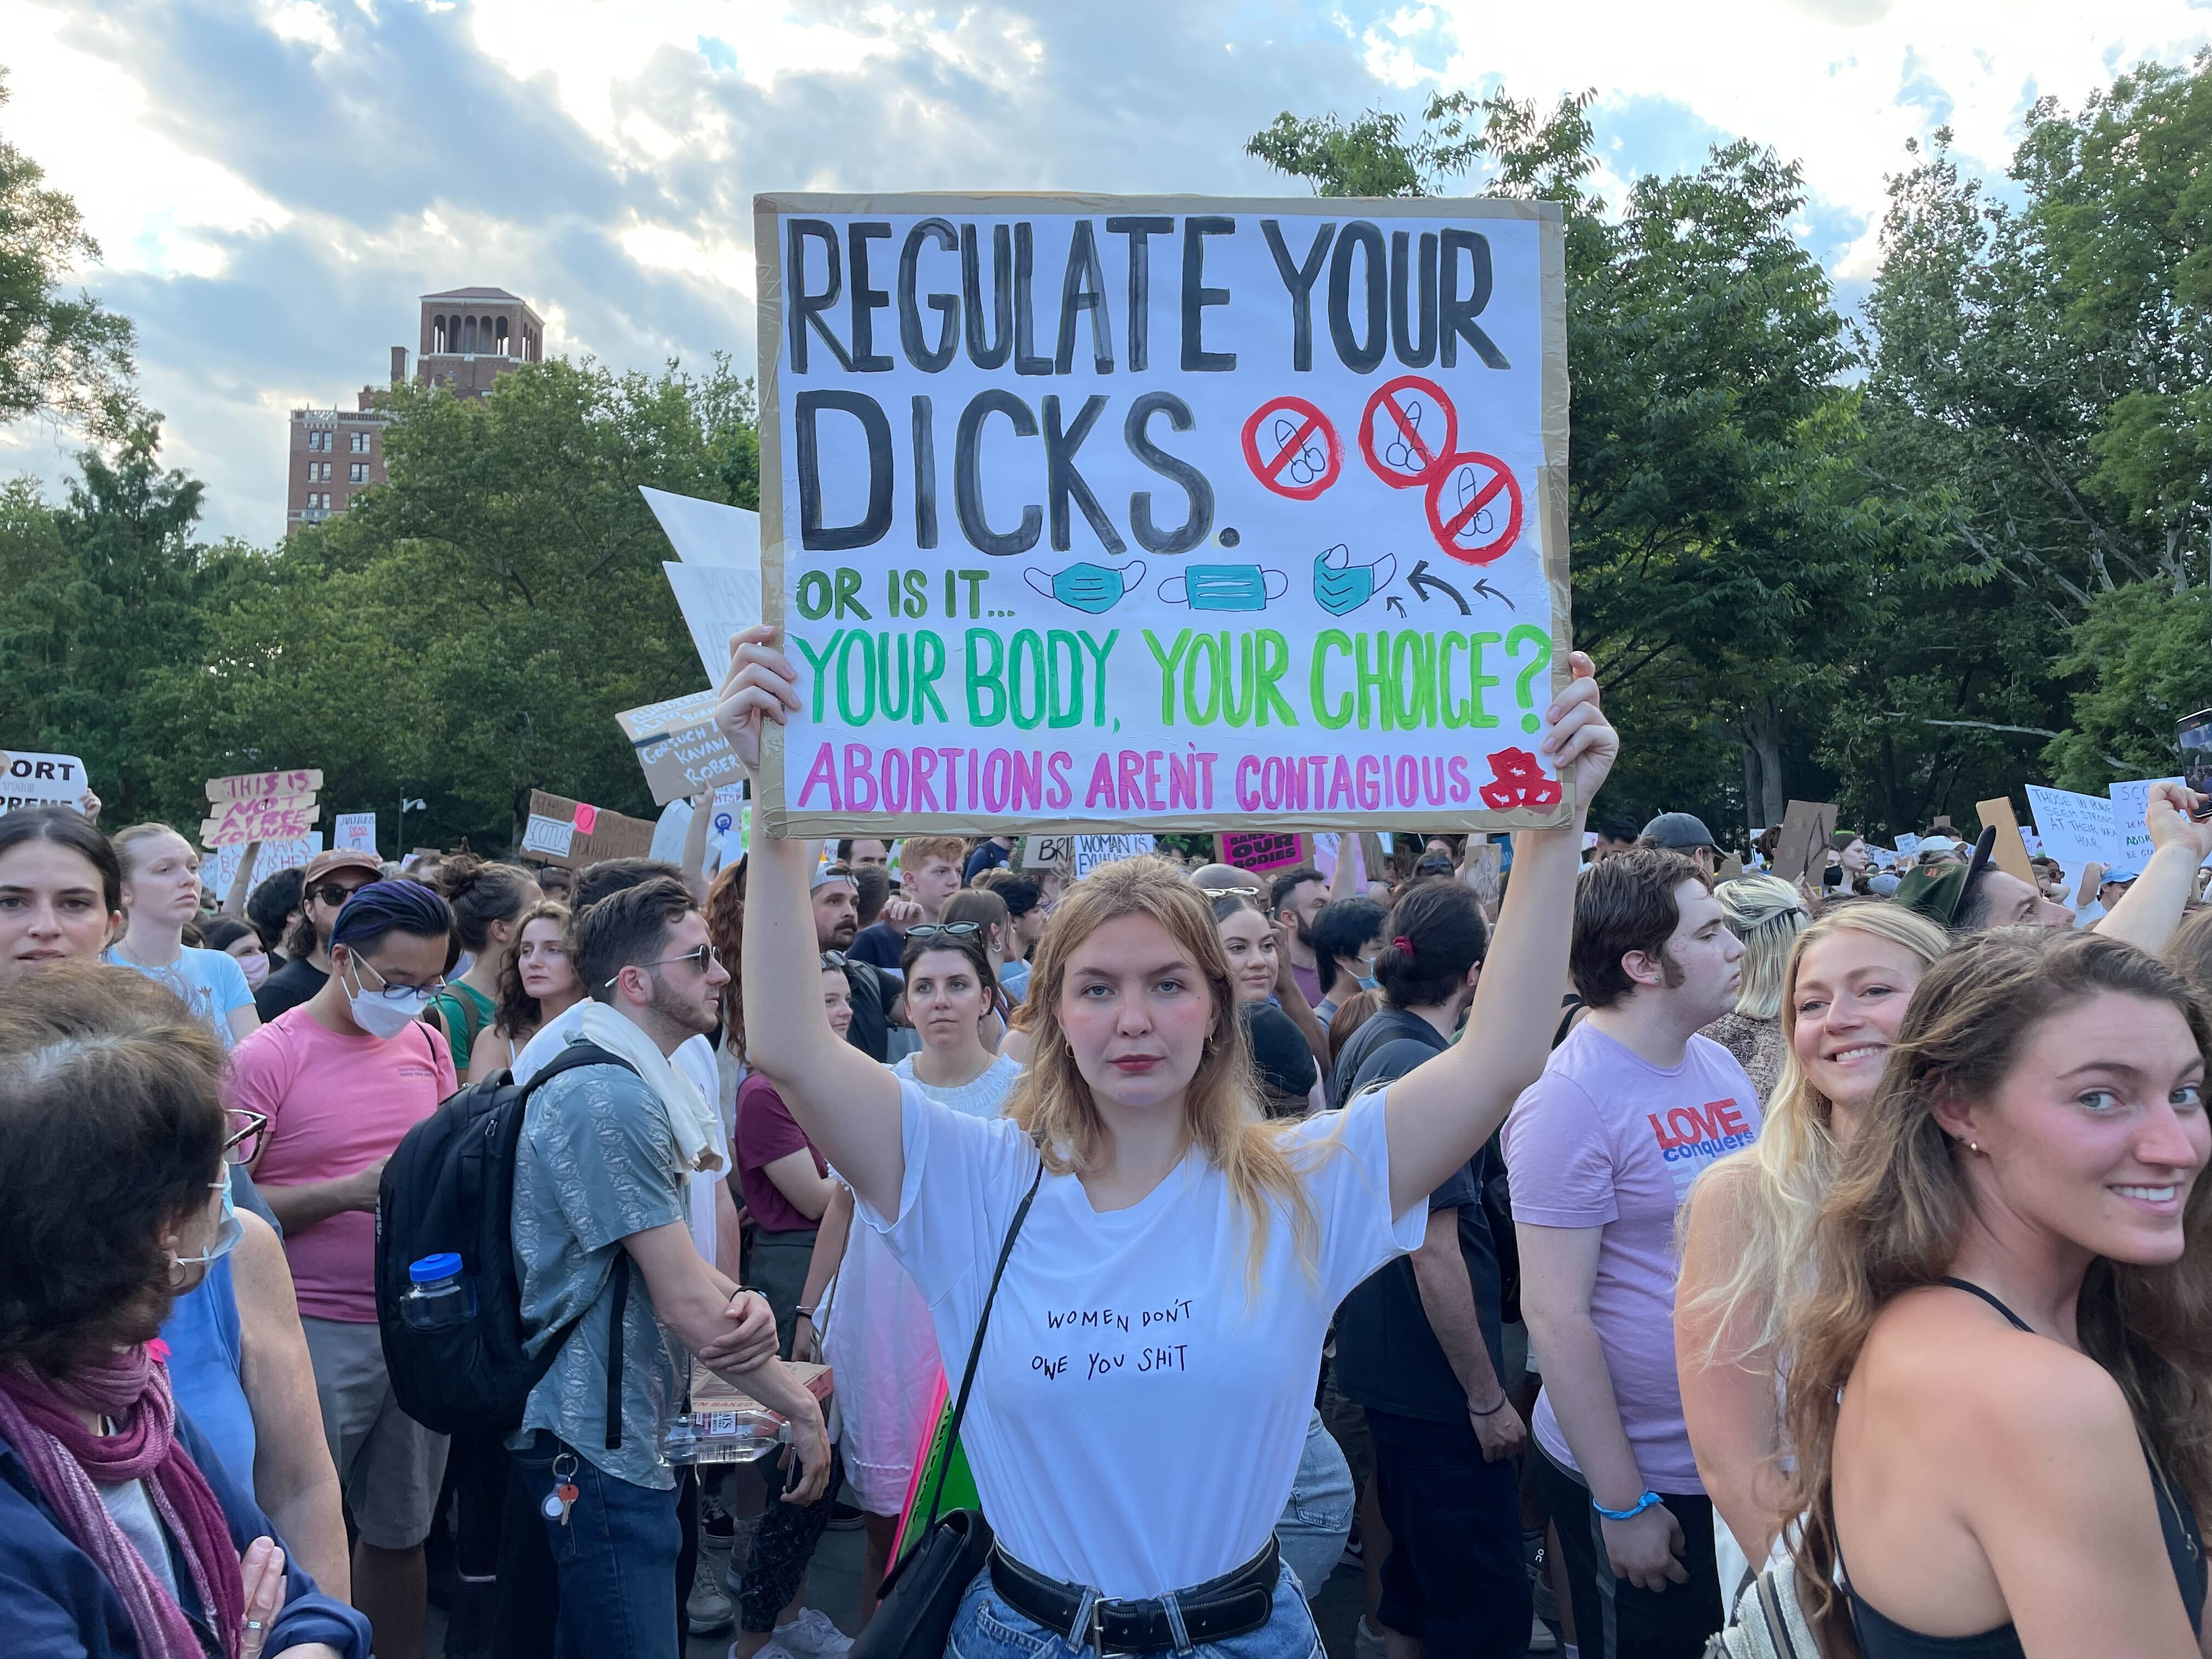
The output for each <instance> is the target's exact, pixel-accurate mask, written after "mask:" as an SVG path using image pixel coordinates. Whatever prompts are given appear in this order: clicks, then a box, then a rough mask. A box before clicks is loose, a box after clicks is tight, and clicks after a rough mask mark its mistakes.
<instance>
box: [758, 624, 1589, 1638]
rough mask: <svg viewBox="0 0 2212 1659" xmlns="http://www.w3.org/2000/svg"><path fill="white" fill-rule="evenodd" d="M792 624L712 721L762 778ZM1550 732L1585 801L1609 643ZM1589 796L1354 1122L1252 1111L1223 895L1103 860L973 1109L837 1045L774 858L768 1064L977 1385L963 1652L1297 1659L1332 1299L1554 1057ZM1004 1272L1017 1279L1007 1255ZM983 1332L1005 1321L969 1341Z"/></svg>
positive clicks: (795, 907) (1406, 1231)
mask: <svg viewBox="0 0 2212 1659" xmlns="http://www.w3.org/2000/svg"><path fill="white" fill-rule="evenodd" d="M778 631H779V630H777V629H774V628H771V627H766V626H763V627H757V628H753V629H747V630H745V631H744V633H741V634H739V635H737V636H736V639H735V640H734V641H732V667H731V671H730V674H729V676H728V677H727V678H726V680H725V681H724V683H723V685H722V688H721V690H722V701H721V704H720V709H719V710H718V716H717V718H718V720H719V722H720V725H721V726H722V729H723V731H724V732H725V733H726V735H727V736H728V737H729V738H730V741H731V743H732V746H733V747H734V748H735V749H736V750H738V754H739V756H740V757H741V758H742V759H743V760H744V763H745V764H746V765H747V766H748V768H749V769H754V770H756V771H757V769H758V768H759V766H760V764H761V752H762V735H763V726H764V724H766V723H768V722H769V721H776V722H781V720H784V719H785V718H786V717H787V714H789V713H790V712H791V711H793V710H795V709H797V708H799V691H798V688H797V685H796V684H795V676H794V672H793V667H792V665H791V663H790V661H789V659H787V658H786V657H785V656H784V655H783V653H782V652H781V649H779V648H778V646H777V638H778ZM1572 662H1573V670H1572V673H1573V680H1572V684H1571V685H1570V687H1569V689H1568V690H1566V691H1565V692H1564V693H1563V694H1562V695H1561V696H1559V697H1558V698H1557V699H1555V700H1554V701H1553V703H1552V704H1551V706H1550V708H1549V710H1548V715H1549V718H1550V719H1551V720H1552V721H1553V726H1552V730H1551V732H1549V734H1548V735H1547V737H1546V738H1544V740H1543V744H1542V747H1543V750H1544V752H1545V754H1546V755H1547V757H1550V759H1551V760H1552V761H1553V763H1554V764H1556V766H1557V767H1558V769H1559V770H1560V771H1561V772H1562V773H1565V774H1568V775H1570V779H1571V785H1572V788H1573V796H1574V799H1577V801H1582V802H1587V801H1588V800H1589V799H1590V797H1591V796H1592V795H1593V794H1594V793H1595V792H1596V789H1597V787H1598V786H1599V785H1600V784H1601V783H1602V782H1603V781H1604V779H1605V776H1606V775H1607V772H1608V771H1609V770H1610V769H1611V767H1612V764H1613V757H1614V754H1615V751H1616V749H1617V747H1618V743H1617V739H1616V738H1615V736H1614V734H1613V730H1612V728H1611V727H1610V726H1607V724H1606V722H1605V718H1604V716H1603V714H1602V713H1601V711H1600V708H1599V706H1598V696H1597V685H1596V682H1595V678H1592V675H1593V671H1592V668H1591V665H1590V663H1589V659H1588V658H1586V657H1583V656H1580V655H1577V656H1575V657H1574V658H1573V659H1572ZM1581 835H1582V823H1581V815H1580V814H1579V813H1577V815H1576V817H1575V819H1574V821H1573V822H1571V823H1568V824H1564V825H1561V826H1560V827H1559V828H1557V829H1546V830H1538V831H1531V832H1528V833H1527V834H1525V835H1523V836H1522V838H1521V841H1520V844H1519V847H1518V848H1517V849H1516V859H1515V863H1514V879H1513V884H1512V891H1511V895H1510V897H1509V899H1508V900H1507V902H1506V905H1505V908H1504V915H1503V916H1502V917H1501V919H1500V922H1499V926H1498V942H1497V945H1496V948H1495V950H1494V951H1493V953H1492V971H1491V973H1490V974H1489V975H1487V976H1486V978H1485V979H1484V981H1483V984H1482V988H1481V991H1480V994H1478V996H1477V998H1476V1000H1475V1004H1474V1011H1473V1012H1472V1015H1471V1016H1470V1019H1469V1024H1468V1041H1467V1042H1464V1043H1462V1044H1461V1045H1459V1046H1458V1047H1456V1048H1452V1049H1450V1050H1449V1051H1447V1052H1446V1053H1444V1054H1439V1055H1437V1057H1436V1058H1435V1059H1433V1060H1431V1061H1430V1062H1429V1063H1428V1064H1426V1065H1425V1066H1420V1067H1419V1068H1417V1069H1416V1070H1414V1071H1413V1072H1412V1073H1408V1074H1407V1076H1405V1077H1404V1078H1401V1079H1399V1080H1398V1081H1397V1082H1396V1083H1395V1084H1393V1085H1391V1086H1390V1087H1389V1089H1388V1090H1385V1091H1382V1092H1380V1093H1376V1094H1370V1095H1369V1096H1367V1097H1364V1098H1363V1099H1361V1100H1360V1101H1358V1102H1356V1103H1354V1104H1353V1105H1352V1107H1351V1108H1349V1109H1347V1110H1346V1111H1345V1112H1344V1113H1342V1114H1336V1115H1321V1116H1318V1117H1313V1118H1306V1119H1301V1120H1297V1121H1291V1122H1285V1123H1268V1122H1265V1121H1261V1117H1260V1115H1259V1112H1258V1108H1257V1103H1256V1102H1255V1101H1254V1100H1253V1099H1252V1098H1251V1095H1250V1085H1249V1080H1248V1079H1249V1075H1250V1073H1249V1063H1250V1062H1249V1058H1248V1055H1247V1050H1246V1048H1245V1043H1244V1038H1243V1028H1242V1026H1241V1025H1240V1024H1238V1023H1237V1019H1236V1017H1235V995H1236V994H1235V990H1234V988H1233V986H1232V983H1231V976H1230V971H1229V968H1228V964H1227V962H1226V960H1225V957H1224V956H1223V954H1222V949H1221V942H1220V938H1219V935H1218V933H1217V931H1216V927H1215V924H1214V919H1213V916H1212V913H1211V911H1210V910H1209V908H1207V906H1206V902H1205V901H1204V900H1203V898H1202V896H1200V894H1199V892H1198V891H1197V890H1195V889H1194V887H1193V885H1192V884H1190V883H1189V882H1188V880H1187V879H1186V878H1184V877H1183V876H1182V874H1181V873H1180V872H1177V871H1176V870H1175V869H1174V868H1173V866H1170V865H1167V864H1165V863H1164V862H1162V861H1159V860H1148V859H1134V860H1127V861H1125V862H1123V863H1120V864H1115V865H1109V866H1105V867H1104V868H1103V869H1101V870H1097V871H1094V872H1092V873H1091V875H1090V876H1089V877H1088V878H1086V879H1085V880H1083V881H1081V882H1079V883H1077V884H1075V885H1074V886H1073V888H1072V889H1071V890H1070V891H1069V892H1068V894H1067V896H1066V897H1065V898H1064V899H1063V900H1062V901H1061V903H1060V908H1059V910H1058V912H1057V914H1056V915H1054V918H1053V920H1052V921H1051V923H1050V924H1049V926H1048V927H1047V928H1046V931H1045V935H1044V939H1043V940H1042V946H1041V948H1040V951H1039V953H1038V959H1037V962H1036V969H1035V973H1034V976H1033V978H1032V980H1031V982H1030V997H1029V999H1028V1006H1029V1007H1030V1010H1031V1011H1032V1018H1033V1024H1031V1026H1030V1030H1031V1033H1032V1036H1033V1038H1034V1042H1033V1054H1034V1058H1033V1060H1032V1061H1031V1064H1030V1069H1029V1070H1028V1071H1027V1072H1025V1073H1024V1075H1023V1078H1022V1079H1021V1081H1020V1082H1019V1083H1018V1085H1016V1086H1015V1089H1014V1091H1013V1094H1012V1097H1010V1099H1009V1101H1008V1105H1007V1115H1006V1117H1005V1118H1003V1119H1000V1120H994V1121H983V1120H978V1119H973V1118H968V1117H963V1116H962V1115H959V1114H958V1113H956V1112H953V1111H951V1110H949V1109H946V1108H945V1107H944V1106H942V1105H940V1104H939V1103H936V1102H933V1101H932V1100H931V1099H930V1098H929V1097H927V1095H926V1094H925V1093H923V1092H922V1091H921V1090H920V1089H918V1088H914V1087H911V1086H908V1085H906V1084H905V1083H903V1082H902V1080H901V1079H896V1078H894V1077H890V1076H889V1075H887V1074H886V1073H884V1072H883V1071H882V1070H881V1069H879V1068H878V1067H875V1066H869V1065H868V1064H866V1061H865V1059H864V1058H863V1057H861V1056H860V1055H858V1054H856V1053H855V1052H854V1050H853V1048H851V1047H850V1046H849V1045H848V1044H845V1043H841V1042H837V1041H836V1038H835V1037H834V1036H832V1035H831V1033H830V1031H829V1026H828V1024H827V1022H826V1021H825V1020H823V1018H822V1017H821V1015H820V1014H819V1013H818V1012H817V1009H816V1006H815V1003H814V999H813V997H812V996H811V994H809V991H808V987H807V985H806V980H807V975H805V973H804V971H803V969H804V966H805V963H806V962H807V961H808V959H809V958H810V957H811V956H812V955H813V953H814V951H815V944H814V930H813V923H812V919H811V914H810V911H809V907H808V903H807V896H806V871H805V850H804V848H803V847H802V846H801V844H800V843H799V842H792V841H784V840H777V839H775V838H772V837H763V838H762V839H761V841H760V842H759V843H758V845H757V847H756V848H755V849H754V853H753V859H754V862H755V868H754V870H753V872H752V877H751V881H750V891H749V896H748V908H747V915H746V927H745V940H744V952H745V974H744V986H745V1000H746V1022H745V1024H746V1030H747V1031H748V1033H749V1034H750V1039H751V1048H752V1059H753V1061H754V1063H755V1064H756V1065H757V1066H760V1067H761V1068H763V1070H765V1071H767V1072H769V1073H770V1074H771V1075H773V1076H775V1078H776V1079H778V1081H779V1082H780V1083H781V1084H782V1085H785V1086H787V1088H788V1090H789V1091H790V1099H791V1102H792V1104H793V1110H794V1111H795V1112H796V1113H798V1114H799V1115H801V1116H802V1117H803V1118H804V1119H805V1125H806V1127H807V1128H808V1131H809V1133H810V1134H811V1136H812V1137H813V1138H814V1139H815V1140H816V1142H817V1144H818V1145H819V1146H821V1147H822V1148H823V1151H824V1152H826V1153H827V1154H828V1156H829V1158H830V1159H831V1161H832V1162H833V1163H834V1164H836V1167H837V1170H838V1172H839V1173H840V1175H841V1176H843V1177H844V1178H845V1179H846V1180H847V1181H848V1182H850V1184H851V1185H852V1188H853V1189H854V1194H855V1196H856V1199H857V1200H858V1206H859V1209H860V1214H861V1216H862V1218H863V1219H864V1220H865V1221H866V1224H867V1225H870V1226H872V1227H873V1228H875V1229H877V1230H878V1231H880V1232H881V1233H882V1234H883V1235H884V1238H885V1240H886V1242H887V1243H889V1245H890V1250H891V1253H892V1255H894V1256H896V1258H897V1259H898V1260H899V1261H901V1263H902V1265H903V1266H904V1267H906V1269H907V1270H908V1273H910V1274H912V1276H913V1278H914V1279H915V1284H916V1285H918V1286H919V1287H920V1289H921V1293H922V1296H923V1297H924V1298H925V1299H926V1300H927V1302H928V1303H929V1304H930V1306H931V1309H932V1314H933V1321H934V1322H935V1324H936V1328H937V1336H938V1342H939V1352H940V1355H941V1356H942V1357H944V1358H945V1359H946V1360H947V1362H948V1364H947V1370H948V1372H949V1373H951V1374H954V1375H957V1374H959V1373H960V1372H961V1371H962V1370H963V1369H964V1368H965V1365H966V1362H967V1359H968V1357H969V1355H970V1353H971V1344H973V1345H974V1346H973V1349H972V1352H973V1353H974V1355H975V1358H976V1361H977V1365H976V1370H975V1378H976V1387H975V1394H974V1396H973V1400H972V1403H971V1407H970V1410H969V1413H968V1416H967V1418H966V1419H965V1421H964V1424H963V1427H962V1430H961V1441H962V1443H963V1447H964V1448H965V1449H966V1451H967V1454H968V1456H969V1462H970V1464H971V1466H972V1467H973V1468H974V1471H975V1479H976V1485H977V1487H978V1489H979V1491H980V1492H981V1496H982V1500H983V1508H984V1510H985V1511H986V1512H987V1514H988V1515H989V1516H990V1519H991V1523H992V1525H993V1527H994V1529H995V1531H996V1534H997V1543H996V1545H995V1547H994V1551H993V1554H992V1558H991V1562H990V1565H989V1567H988V1568H987V1570H986V1571H984V1572H982V1573H981V1574H979V1575H978V1577H976V1579H975V1582H974V1583H972V1584H971V1585H970V1586H969V1589H968V1591H967V1594H966V1595H965V1597H964V1599H963V1602H962V1605H961V1607H960V1611H959V1613H958V1615H957V1619H956V1620H955V1622H954V1625H953V1642H954V1645H955V1647H956V1648H957V1650H958V1651H959V1652H960V1653H962V1654H963V1656H966V1659H986V1656H988V1659H996V1656H1000V1655H1005V1656H1009V1659H1012V1656H1020V1659H1037V1656H1039V1655H1040V1654H1054V1655H1058V1654H1066V1653H1072V1652H1073V1651H1074V1650H1076V1649H1078V1648H1079V1647H1082V1646H1086V1645H1091V1644H1097V1645H1099V1646H1100V1647H1102V1648H1103V1649H1105V1650H1111V1651H1115V1652H1121V1653H1152V1652H1161V1651H1165V1650H1169V1649H1170V1648H1182V1649H1186V1650H1188V1648H1190V1647H1193V1646H1196V1647H1199V1648H1201V1649H1218V1650H1222V1651H1225V1652H1229V1653H1233V1654H1236V1655H1238V1656H1241V1659H1262V1656H1273V1655H1278V1654H1280V1655H1284V1656H1290V1655H1297V1656H1300V1659H1303V1656H1305V1655H1307V1654H1310V1652H1311V1651H1312V1650H1313V1648H1314V1646H1315V1644H1316V1636H1315V1632H1314V1626H1313V1622H1312V1620H1311V1617H1310V1614H1309V1613H1307V1611H1306V1608H1305V1606H1304V1595H1302V1594H1301V1591H1300V1588H1299V1586H1298V1585H1297V1582H1296V1580H1295V1578H1293V1577H1291V1576H1290V1575H1288V1574H1286V1573H1285V1572H1284V1571H1282V1569H1281V1566H1280V1564H1279V1557H1278V1553H1277V1546H1276V1543H1275V1539H1274V1528H1275V1525H1276V1522H1277V1521H1278V1520H1279V1517H1280V1516H1281V1514H1282V1510H1283V1506H1284V1503H1285V1499H1286V1498H1288V1497H1289V1495H1290V1492H1291V1484H1292V1481H1293V1480H1294V1478H1295V1475H1296V1473H1297V1467H1298V1463H1299V1460H1300V1456H1301V1455H1302V1453H1303V1450H1304V1444H1305V1440H1306V1431H1307V1426H1308V1424H1309V1421H1310V1417H1311V1414H1312V1407H1313V1400H1314V1391H1315V1385H1316V1380H1317V1375H1318V1371H1319V1367H1320V1360H1321V1348H1322V1338H1323V1335H1324V1334H1325V1333H1326V1330H1327V1328H1328V1318H1329V1315H1330V1313H1331V1311H1332V1310H1334V1308H1335V1306H1336V1304H1338V1303H1339V1302H1340V1300H1342V1298H1343V1297H1344V1295H1345V1293H1346V1291H1349V1290H1350V1289H1351V1288H1352V1286H1353V1285H1356V1284H1358V1282H1359V1281H1360V1280H1362V1279H1364V1278H1366V1277H1367V1275H1368V1274H1369V1273H1371V1272H1372V1271H1374V1269H1375V1268H1376V1267H1379V1266H1381V1265H1382V1264H1383V1262H1385V1261H1389V1260H1390V1259H1392V1258H1393V1257H1394V1256H1395V1255H1400V1254H1401V1253H1403V1252H1405V1251H1407V1250H1409V1249H1413V1247H1414V1246H1415V1245H1417V1244H1418V1243H1420V1241H1421V1238H1422V1237H1423V1234H1424V1231H1425V1223H1426V1218H1427V1215H1426V1200H1427V1197H1428V1194H1430V1193H1431V1191H1432V1190H1433V1189H1434V1188H1436V1187H1437V1186H1438V1185H1440V1184H1441V1183H1442V1182H1443V1180H1444V1178H1445V1177H1446V1176H1448V1175H1449V1174H1450V1173H1451V1172H1452V1171H1453V1170H1456V1169H1457V1168H1459V1167H1460V1166H1461V1165H1462V1164H1465V1163H1466V1161H1467V1160H1468V1158H1471V1157H1473V1156H1474V1153H1475V1152H1476V1151H1477V1150H1478V1149H1479V1148H1480V1146H1482V1145H1483V1144H1484V1142H1485V1141H1486V1140H1487V1139H1489V1138H1490V1136H1491V1134H1492V1133H1493V1132H1494V1131H1495V1130H1496V1129H1497V1127H1498V1125H1499V1124H1500V1123H1501V1122H1503V1121H1504V1117H1505V1115H1506V1113H1507V1111H1508V1110H1509V1109H1510V1107H1511V1105H1512V1103H1513V1100H1514V1097H1515V1096H1516V1094H1517V1093H1518V1092H1519V1091H1520V1090H1521V1089H1522V1087H1524V1086H1525V1085H1528V1083H1530V1082H1532V1081H1533V1080H1534V1079H1535V1077H1536V1076H1537V1074H1538V1073H1539V1072H1540V1071H1541V1069H1542V1067H1543V1064H1544V1060H1545V1057H1546V1054H1547V1042H1546V1039H1547V1037H1548V1036H1549V1034H1550V1031H1551V1028H1552V1024H1553V999H1554V997H1555V995H1556V992H1557V987H1558V986H1559V984H1560V983H1561V982H1562V981H1563V980H1564V979H1565V974H1566V965H1567V964H1566V957H1567V934H1568V921H1569V912H1570V909H1571V904H1572V901H1573V891H1574V884H1575V877H1576V872H1577V866H1578V865H1579V863H1580V857H1579V853H1580V843H1581ZM994 1264H1002V1265H1003V1271H1002V1273H998V1274H994ZM979 1334H981V1336H982V1338H983V1339H984V1340H981V1341H980V1342H979V1341H978V1340H977V1338H978V1336H979Z"/></svg>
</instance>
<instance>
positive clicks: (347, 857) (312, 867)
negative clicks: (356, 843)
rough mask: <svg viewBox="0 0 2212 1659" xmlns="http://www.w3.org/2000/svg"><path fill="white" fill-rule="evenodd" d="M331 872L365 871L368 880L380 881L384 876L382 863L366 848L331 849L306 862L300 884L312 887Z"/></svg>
mask: <svg viewBox="0 0 2212 1659" xmlns="http://www.w3.org/2000/svg"><path fill="white" fill-rule="evenodd" d="M333 870H366V871H368V876H369V879H370V880H372V881H380V880H381V879H382V878H383V876H384V863H383V860H380V859H379V858H378V857H377V856H376V854H374V853H372V852H369V851H368V849H367V848H361V847H333V848H331V849H330V851H328V852H327V853H318V854H315V856H314V857H313V858H311V859H309V860H307V873H306V874H305V875H304V876H302V877H301V886H303V887H313V885H314V884H316V883H317V882H319V881H320V880H321V879H322V878H324V877H325V876H327V875H329V874H330V873H331V871H333Z"/></svg>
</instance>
